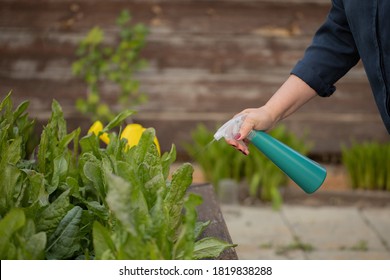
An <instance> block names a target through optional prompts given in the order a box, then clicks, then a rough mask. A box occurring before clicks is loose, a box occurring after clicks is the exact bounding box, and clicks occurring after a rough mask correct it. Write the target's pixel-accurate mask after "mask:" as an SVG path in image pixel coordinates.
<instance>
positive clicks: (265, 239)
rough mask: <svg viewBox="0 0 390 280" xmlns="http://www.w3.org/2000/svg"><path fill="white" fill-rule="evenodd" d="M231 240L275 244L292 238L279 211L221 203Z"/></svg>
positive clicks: (255, 243) (266, 244) (244, 242)
mask: <svg viewBox="0 0 390 280" xmlns="http://www.w3.org/2000/svg"><path fill="white" fill-rule="evenodd" d="M221 210H222V212H223V216H224V219H225V222H226V225H227V227H228V230H229V233H230V235H231V237H232V240H233V242H235V243H241V244H249V245H251V246H260V247H264V246H269V245H272V246H277V245H283V244H286V243H289V242H291V241H292V240H293V236H292V235H291V232H290V230H289V229H288V227H287V226H286V225H285V223H284V222H283V220H282V218H281V216H280V213H279V212H277V211H274V210H272V209H270V208H263V207H247V206H230V205H222V207H221Z"/></svg>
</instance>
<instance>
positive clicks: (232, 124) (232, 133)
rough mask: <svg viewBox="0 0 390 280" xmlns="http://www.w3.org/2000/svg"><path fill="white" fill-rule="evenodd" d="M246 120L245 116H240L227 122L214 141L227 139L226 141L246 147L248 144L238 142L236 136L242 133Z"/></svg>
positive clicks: (218, 131) (241, 141)
mask: <svg viewBox="0 0 390 280" xmlns="http://www.w3.org/2000/svg"><path fill="white" fill-rule="evenodd" d="M244 118H245V116H244V115H240V116H237V117H235V118H233V119H230V120H229V121H227V122H226V123H225V124H223V125H222V126H221V127H220V128H219V129H218V130H217V132H216V133H215V134H214V139H215V140H217V141H218V140H219V139H221V138H225V139H226V140H234V141H236V142H238V143H239V144H241V145H243V146H245V147H246V144H245V142H244V141H243V140H240V141H237V140H236V136H237V135H238V133H239V132H240V128H241V125H242V123H243V121H244Z"/></svg>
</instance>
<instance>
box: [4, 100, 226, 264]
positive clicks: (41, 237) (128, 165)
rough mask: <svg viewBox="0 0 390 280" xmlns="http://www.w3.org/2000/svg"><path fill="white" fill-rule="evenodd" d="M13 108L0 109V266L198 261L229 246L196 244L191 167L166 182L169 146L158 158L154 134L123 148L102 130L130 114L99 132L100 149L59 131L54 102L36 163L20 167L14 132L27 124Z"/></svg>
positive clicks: (209, 241)
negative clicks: (15, 262) (105, 139)
mask: <svg viewBox="0 0 390 280" xmlns="http://www.w3.org/2000/svg"><path fill="white" fill-rule="evenodd" d="M23 104H24V103H23ZM11 108H12V102H11V100H10V96H9V95H8V96H7V97H6V98H5V99H4V100H3V101H2V103H1V104H0V109H1V113H2V114H1V116H0V120H1V122H0V124H1V130H0V137H1V145H0V148H1V150H0V178H1V179H2V180H0V258H1V259H196V258H213V257H217V256H218V255H219V254H220V253H221V252H222V251H223V250H224V249H226V248H229V247H232V246H234V245H232V244H228V243H226V242H224V241H221V240H218V239H216V238H213V237H210V238H204V239H199V234H200V233H201V232H202V230H203V229H204V228H205V227H206V226H207V224H205V223H200V222H198V221H197V212H196V206H198V205H199V204H200V203H202V198H201V197H200V196H197V195H188V193H187V188H188V187H189V186H190V184H191V183H192V172H193V168H192V166H191V165H190V164H183V165H182V166H181V167H180V168H179V169H178V170H177V171H175V173H174V174H173V175H172V177H170V176H169V175H170V165H171V164H172V163H173V162H174V161H175V160H176V150H175V146H172V149H171V151H170V152H168V153H164V154H163V155H162V156H159V153H158V151H157V148H156V146H155V145H154V144H153V140H154V137H155V132H154V130H153V129H152V128H149V129H147V130H146V131H145V132H144V133H143V135H142V137H141V140H140V142H139V144H138V145H136V146H134V147H132V148H131V149H126V148H125V147H126V144H127V143H126V140H125V139H122V140H121V139H120V138H119V137H118V135H116V134H115V133H110V132H109V130H110V129H112V128H114V127H115V126H117V125H120V124H121V122H123V120H124V119H126V118H127V117H128V116H130V115H131V114H132V111H131V110H127V111H123V112H122V113H120V114H118V115H117V116H116V117H115V118H114V119H113V120H112V121H111V122H110V123H109V124H108V125H107V126H106V127H105V128H104V131H105V132H108V133H109V137H110V143H109V144H108V145H107V147H105V148H101V147H100V143H99V138H98V136H96V135H94V134H90V135H87V136H84V137H82V138H81V139H79V138H80V137H79V136H80V129H76V130H74V131H72V132H71V133H67V128H66V122H65V120H64V117H63V113H62V110H61V107H60V105H59V104H58V102H56V101H53V103H52V115H51V118H50V120H49V122H48V124H47V125H46V126H45V128H44V130H43V132H42V135H41V141H40V143H39V146H38V152H37V157H36V158H34V159H31V160H25V159H23V155H24V145H25V143H26V140H24V138H23V134H22V133H20V132H21V131H24V130H23V128H25V127H27V126H29V125H30V124H31V121H29V120H28V117H27V116H26V117H25V118H24V119H23V118H22V119H23V120H24V121H21V122H18V121H16V119H15V116H22V115H23V116H24V110H26V108H27V106H25V105H22V106H19V107H18V108H17V109H16V110H15V111H12V109H11ZM21 108H22V109H21ZM22 111H23V112H22ZM119 135H120V134H119ZM71 144H72V145H71ZM69 146H73V149H72V150H71V149H70V148H69Z"/></svg>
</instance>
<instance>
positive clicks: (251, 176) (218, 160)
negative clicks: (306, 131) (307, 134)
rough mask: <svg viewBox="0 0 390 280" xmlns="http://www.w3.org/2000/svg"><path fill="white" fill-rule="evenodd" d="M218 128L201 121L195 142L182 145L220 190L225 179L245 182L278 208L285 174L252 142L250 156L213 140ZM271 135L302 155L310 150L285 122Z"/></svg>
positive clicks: (253, 192)
mask: <svg viewBox="0 0 390 280" xmlns="http://www.w3.org/2000/svg"><path fill="white" fill-rule="evenodd" d="M215 131H216V130H215ZM215 131H210V130H209V129H208V128H206V127H205V126H204V125H203V124H199V125H198V126H197V128H196V129H195V130H194V131H193V132H192V134H191V137H192V141H191V142H188V143H184V145H183V146H184V148H185V150H186V151H187V153H188V154H189V155H190V157H191V158H192V159H193V160H194V161H195V162H197V163H199V165H200V166H201V168H202V170H203V173H204V174H205V177H206V179H207V180H209V181H210V182H211V183H212V184H213V185H214V187H215V188H216V190H217V191H218V188H219V183H220V181H221V180H223V179H233V180H235V181H237V182H241V181H245V182H246V183H247V185H248V188H249V194H250V195H251V196H252V197H259V198H260V199H262V200H264V201H272V203H273V206H274V208H276V209H277V208H279V207H280V205H281V203H282V198H281V195H280V191H279V187H280V186H282V185H283V184H285V183H286V182H287V177H286V175H285V174H284V173H283V172H282V171H281V170H280V169H279V168H278V167H277V166H275V165H274V164H273V163H272V162H271V161H270V160H269V159H268V158H266V157H265V156H264V155H263V154H262V153H261V152H260V151H258V150H257V149H256V148H255V147H254V146H253V145H252V144H250V145H249V151H250V155H249V156H244V155H242V154H241V153H239V152H237V151H236V150H235V149H233V148H232V147H230V146H229V145H228V144H227V143H225V142H224V141H218V142H215V141H213V135H214V133H215ZM270 134H271V135H272V136H273V137H275V138H276V139H278V140H280V141H282V142H284V143H285V144H287V145H289V146H290V147H292V148H293V149H295V150H296V151H298V152H300V153H302V154H307V152H308V150H309V146H308V145H307V144H306V143H305V142H304V140H302V139H299V138H297V137H296V136H295V135H293V134H291V133H288V131H287V130H286V128H285V127H284V126H282V125H280V126H278V127H276V128H275V129H273V130H272V131H271V132H270Z"/></svg>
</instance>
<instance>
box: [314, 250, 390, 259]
mask: <svg viewBox="0 0 390 280" xmlns="http://www.w3.org/2000/svg"><path fill="white" fill-rule="evenodd" d="M307 256H308V258H309V259H310V260H390V252H383V251H381V252H378V251H365V252H363V251H351V250H348V251H345V250H338V251H316V250H315V251H313V252H310V253H307Z"/></svg>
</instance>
